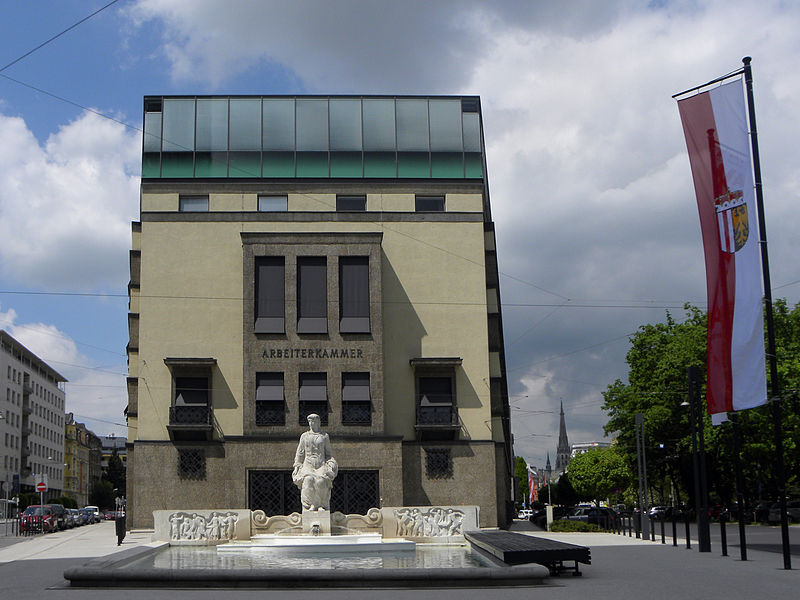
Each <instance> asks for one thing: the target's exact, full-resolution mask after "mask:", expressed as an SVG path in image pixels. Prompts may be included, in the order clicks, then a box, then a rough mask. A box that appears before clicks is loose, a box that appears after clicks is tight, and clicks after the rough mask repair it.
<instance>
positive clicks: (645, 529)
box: [633, 413, 650, 540]
mask: <svg viewBox="0 0 800 600" xmlns="http://www.w3.org/2000/svg"><path fill="white" fill-rule="evenodd" d="M633 424H634V431H635V433H636V466H637V468H638V472H639V510H640V512H639V522H640V524H641V528H642V539H643V540H646V539H647V538H649V537H650V514H649V512H648V503H647V458H646V457H645V452H644V415H643V414H642V413H636V414H635V415H634V417H633Z"/></svg>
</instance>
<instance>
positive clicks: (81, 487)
mask: <svg viewBox="0 0 800 600" xmlns="http://www.w3.org/2000/svg"><path fill="white" fill-rule="evenodd" d="M64 435H65V440H66V441H65V444H64V457H65V460H64V469H65V472H64V493H65V494H66V495H67V496H70V497H71V498H74V499H75V501H76V502H77V503H78V506H86V505H87V504H89V496H90V495H91V493H92V486H93V485H94V484H95V483H97V482H98V481H100V477H101V474H102V473H101V470H100V469H101V467H100V464H101V460H102V450H101V448H102V446H101V442H100V438H99V437H98V436H97V435H95V434H94V432H92V431H90V430H89V429H87V428H86V425H84V424H83V423H78V422H77V421H75V417H74V416H73V414H72V413H67V416H66V426H65V427H64Z"/></svg>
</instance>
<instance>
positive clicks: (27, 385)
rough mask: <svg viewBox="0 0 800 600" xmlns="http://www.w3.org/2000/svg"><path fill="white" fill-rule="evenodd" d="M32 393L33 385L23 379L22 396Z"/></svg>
mask: <svg viewBox="0 0 800 600" xmlns="http://www.w3.org/2000/svg"><path fill="white" fill-rule="evenodd" d="M32 393H33V386H32V385H31V383H30V381H27V380H26V381H24V382H23V383H22V397H23V398H24V397H25V396H30V395H31V394H32Z"/></svg>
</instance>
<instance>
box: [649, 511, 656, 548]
mask: <svg viewBox="0 0 800 600" xmlns="http://www.w3.org/2000/svg"><path fill="white" fill-rule="evenodd" d="M647 521H648V523H649V524H650V541H651V542H655V541H656V528H655V527H653V525H655V523H654V522H653V519H651V518H650V515H647Z"/></svg>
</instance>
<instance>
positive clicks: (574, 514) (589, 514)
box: [562, 506, 619, 529]
mask: <svg viewBox="0 0 800 600" xmlns="http://www.w3.org/2000/svg"><path fill="white" fill-rule="evenodd" d="M562 519H566V520H567V521H583V522H584V523H590V524H592V525H599V526H600V527H603V528H604V529H612V528H614V527H615V526H616V525H617V523H618V521H619V515H617V513H616V512H614V510H613V509H611V508H608V507H606V506H590V507H586V506H578V507H576V508H574V509H572V511H570V512H569V513H567V514H566V515H565V516H563V517H562Z"/></svg>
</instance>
